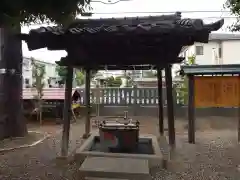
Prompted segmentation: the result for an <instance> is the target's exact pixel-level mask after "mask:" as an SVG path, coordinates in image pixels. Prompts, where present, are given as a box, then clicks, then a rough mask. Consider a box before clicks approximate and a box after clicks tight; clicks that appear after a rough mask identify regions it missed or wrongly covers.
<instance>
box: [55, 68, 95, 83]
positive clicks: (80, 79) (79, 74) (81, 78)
mask: <svg viewBox="0 0 240 180" xmlns="http://www.w3.org/2000/svg"><path fill="white" fill-rule="evenodd" d="M56 72H57V74H58V76H59V77H60V78H61V81H62V82H64V83H65V81H66V75H67V68H66V67H64V66H57V67H56ZM96 74H97V71H96V70H92V71H91V78H94V76H95V75H96ZM75 77H76V82H77V85H78V86H79V85H83V84H84V83H85V71H84V70H83V69H80V70H76V71H75Z"/></svg>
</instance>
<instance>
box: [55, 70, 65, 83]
mask: <svg viewBox="0 0 240 180" xmlns="http://www.w3.org/2000/svg"><path fill="white" fill-rule="evenodd" d="M56 72H57V74H58V76H59V77H60V78H61V81H62V82H63V83H65V81H66V75H67V69H66V67H64V66H57V67H56Z"/></svg>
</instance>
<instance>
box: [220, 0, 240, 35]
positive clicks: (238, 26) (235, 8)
mask: <svg viewBox="0 0 240 180" xmlns="http://www.w3.org/2000/svg"><path fill="white" fill-rule="evenodd" d="M224 6H225V8H228V9H230V11H231V12H232V14H233V15H235V16H237V17H240V0H226V3H225V5H224ZM230 29H231V30H232V31H239V30H240V19H239V18H237V19H236V22H235V23H234V24H232V25H231V26H230Z"/></svg>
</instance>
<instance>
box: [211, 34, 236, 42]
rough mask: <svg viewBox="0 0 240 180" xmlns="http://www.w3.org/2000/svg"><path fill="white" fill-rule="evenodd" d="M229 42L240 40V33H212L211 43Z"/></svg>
mask: <svg viewBox="0 0 240 180" xmlns="http://www.w3.org/2000/svg"><path fill="white" fill-rule="evenodd" d="M215 40H219V41H228V40H240V33H236V34H233V33H211V34H210V35H209V41H215Z"/></svg>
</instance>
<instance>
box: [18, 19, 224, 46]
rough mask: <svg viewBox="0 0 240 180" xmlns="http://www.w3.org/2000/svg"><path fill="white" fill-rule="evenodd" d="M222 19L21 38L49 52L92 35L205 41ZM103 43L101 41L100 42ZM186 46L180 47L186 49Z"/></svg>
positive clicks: (49, 30)
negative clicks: (176, 37) (169, 36)
mask: <svg viewBox="0 0 240 180" xmlns="http://www.w3.org/2000/svg"><path fill="white" fill-rule="evenodd" d="M223 23H224V20H223V19H221V20H219V21H216V22H214V23H211V24H203V21H202V20H200V19H182V20H176V21H170V22H169V21H162V22H157V23H156V22H155V23H154V22H151V23H149V22H148V23H145V24H144V23H142V24H138V25H118V24H117V25H116V24H115V25H109V26H104V25H102V26H97V27H81V28H80V27H75V28H74V27H71V28H68V29H64V28H63V27H41V28H39V29H36V30H31V31H30V33H29V34H22V35H21V39H22V40H25V41H26V42H27V44H28V48H29V50H36V49H40V48H48V49H50V50H64V49H66V47H67V43H66V41H67V40H68V39H69V38H71V42H73V41H74V40H75V41H76V42H74V43H78V41H79V39H81V37H84V38H85V39H86V38H88V36H89V37H91V36H92V35H94V36H95V37H96V36H97V37H101V36H111V37H113V38H114V37H115V36H121V37H123V38H124V37H129V36H131V35H147V36H148V35H149V36H151V37H153V38H152V39H153V40H152V41H154V39H155V38H156V37H158V38H159V37H161V36H165V35H166V34H168V35H171V34H172V35H176V36H179V37H181V36H184V37H186V38H188V37H189V38H191V39H192V40H194V41H195V42H202V43H206V42H208V36H209V33H211V32H212V31H216V30H218V29H220V28H221V27H222V25H223ZM103 43H104V41H103ZM186 45H189V44H183V46H186Z"/></svg>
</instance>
